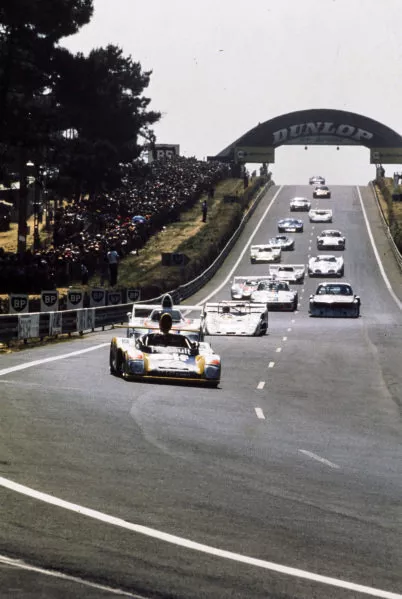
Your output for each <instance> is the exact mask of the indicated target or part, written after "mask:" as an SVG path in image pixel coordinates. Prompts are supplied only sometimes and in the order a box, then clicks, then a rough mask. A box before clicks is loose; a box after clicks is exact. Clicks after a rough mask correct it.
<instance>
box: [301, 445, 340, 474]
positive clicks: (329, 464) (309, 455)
mask: <svg viewBox="0 0 402 599" xmlns="http://www.w3.org/2000/svg"><path fill="white" fill-rule="evenodd" d="M299 452H300V453H304V455H306V456H308V457H309V458H312V459H313V460H317V462H321V464H326V465H327V466H330V468H336V469H338V468H340V466H338V464H335V463H334V462H330V461H329V460H326V459H325V458H322V457H321V456H319V455H317V454H316V453H313V452H312V451H307V450H306V449H299Z"/></svg>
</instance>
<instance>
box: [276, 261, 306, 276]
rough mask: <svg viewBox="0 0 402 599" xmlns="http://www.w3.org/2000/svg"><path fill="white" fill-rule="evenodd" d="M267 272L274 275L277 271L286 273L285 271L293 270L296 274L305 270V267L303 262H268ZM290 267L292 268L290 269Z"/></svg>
mask: <svg viewBox="0 0 402 599" xmlns="http://www.w3.org/2000/svg"><path fill="white" fill-rule="evenodd" d="M268 269H269V273H270V275H271V278H272V276H275V275H277V274H278V272H281V273H286V271H288V272H292V271H293V272H294V273H297V274H303V273H305V272H306V267H305V265H304V264H270V265H269V267H268ZM290 269H292V270H290Z"/></svg>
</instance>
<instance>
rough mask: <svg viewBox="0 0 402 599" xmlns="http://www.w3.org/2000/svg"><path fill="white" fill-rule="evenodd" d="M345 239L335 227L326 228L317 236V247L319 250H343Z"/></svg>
mask: <svg viewBox="0 0 402 599" xmlns="http://www.w3.org/2000/svg"><path fill="white" fill-rule="evenodd" d="M345 247H346V239H345V236H344V235H342V233H341V232H340V231H338V230H336V229H326V230H325V231H321V233H320V234H319V235H318V236H317V248H318V249H319V250H344V249H345Z"/></svg>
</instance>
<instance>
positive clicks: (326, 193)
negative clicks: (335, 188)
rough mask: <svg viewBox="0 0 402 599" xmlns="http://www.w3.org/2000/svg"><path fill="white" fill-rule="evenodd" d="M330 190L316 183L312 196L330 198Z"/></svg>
mask: <svg viewBox="0 0 402 599" xmlns="http://www.w3.org/2000/svg"><path fill="white" fill-rule="evenodd" d="M330 197H331V190H330V189H329V187H327V186H326V185H316V186H315V187H314V191H313V198H330Z"/></svg>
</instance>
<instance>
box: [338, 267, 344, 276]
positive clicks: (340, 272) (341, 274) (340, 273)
mask: <svg viewBox="0 0 402 599" xmlns="http://www.w3.org/2000/svg"><path fill="white" fill-rule="evenodd" d="M344 274H345V269H344V268H342V270H340V271H339V274H338V277H339V278H341V277H343V275H344Z"/></svg>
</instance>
